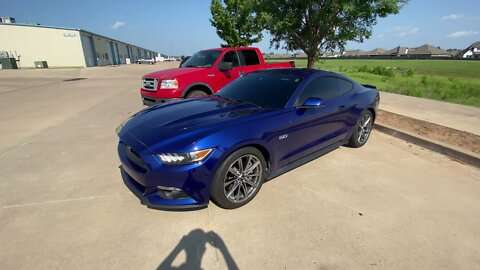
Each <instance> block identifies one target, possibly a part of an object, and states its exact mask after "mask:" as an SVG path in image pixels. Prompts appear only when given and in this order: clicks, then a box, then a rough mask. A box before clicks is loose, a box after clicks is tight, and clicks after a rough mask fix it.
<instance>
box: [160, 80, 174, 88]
mask: <svg viewBox="0 0 480 270" xmlns="http://www.w3.org/2000/svg"><path fill="white" fill-rule="evenodd" d="M177 88H178V81H177V79H173V80H162V83H161V84H160V89H177Z"/></svg>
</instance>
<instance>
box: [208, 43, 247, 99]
mask: <svg viewBox="0 0 480 270" xmlns="http://www.w3.org/2000/svg"><path fill="white" fill-rule="evenodd" d="M220 62H230V63H232V69H231V70H223V71H222V70H218V64H217V69H216V71H215V86H214V87H215V88H216V89H215V91H218V90H219V89H221V88H222V87H224V86H225V85H227V84H228V83H229V82H231V81H233V80H235V79H236V78H238V77H239V76H240V75H243V67H242V66H241V65H240V58H239V57H238V53H237V51H236V50H231V51H227V52H226V53H225V54H224V55H223V56H222V59H221V61H220ZM220 62H219V63H220Z"/></svg>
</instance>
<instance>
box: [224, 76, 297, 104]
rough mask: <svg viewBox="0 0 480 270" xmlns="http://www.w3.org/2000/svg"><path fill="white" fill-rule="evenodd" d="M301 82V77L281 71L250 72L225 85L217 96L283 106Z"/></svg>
mask: <svg viewBox="0 0 480 270" xmlns="http://www.w3.org/2000/svg"><path fill="white" fill-rule="evenodd" d="M301 82H302V78H301V77H299V76H297V75H294V74H291V73H286V72H281V71H269V72H259V73H250V74H248V75H246V76H244V77H241V78H238V79H236V80H234V81H233V82H231V83H230V84H228V85H227V86H225V87H224V88H223V89H222V90H221V91H220V92H218V94H217V96H220V97H223V98H227V99H235V100H241V101H246V102H250V103H253V104H255V105H258V106H260V107H266V108H283V107H285V105H286V104H287V102H288V100H289V99H290V97H291V96H292V95H293V93H294V92H295V90H296V89H297V87H298V85H299V84H300V83H301Z"/></svg>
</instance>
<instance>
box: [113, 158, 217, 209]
mask: <svg viewBox="0 0 480 270" xmlns="http://www.w3.org/2000/svg"><path fill="white" fill-rule="evenodd" d="M120 173H121V174H122V178H123V183H125V185H126V186H127V188H128V189H129V190H130V191H131V192H132V193H133V194H134V195H135V196H137V198H138V199H139V200H140V203H141V204H143V205H145V206H147V207H148V208H152V209H158V210H171V211H182V210H198V209H203V208H206V207H207V205H208V204H198V203H196V202H195V200H193V199H182V200H176V202H175V204H173V203H172V202H171V201H168V200H166V199H162V198H161V197H160V196H159V195H158V194H157V193H156V192H155V191H152V192H150V193H147V194H145V190H146V188H145V187H142V186H141V185H140V184H139V183H137V182H136V181H135V180H134V179H133V178H132V177H131V176H130V175H129V174H128V173H127V172H126V171H125V170H124V168H123V166H120Z"/></svg>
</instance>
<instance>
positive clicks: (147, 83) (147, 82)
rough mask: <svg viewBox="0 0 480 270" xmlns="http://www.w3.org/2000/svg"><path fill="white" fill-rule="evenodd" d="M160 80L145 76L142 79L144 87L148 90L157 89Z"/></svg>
mask: <svg viewBox="0 0 480 270" xmlns="http://www.w3.org/2000/svg"><path fill="white" fill-rule="evenodd" d="M157 86H158V80H157V79H149V78H144V79H143V81H142V88H143V89H145V90H148V91H157Z"/></svg>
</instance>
